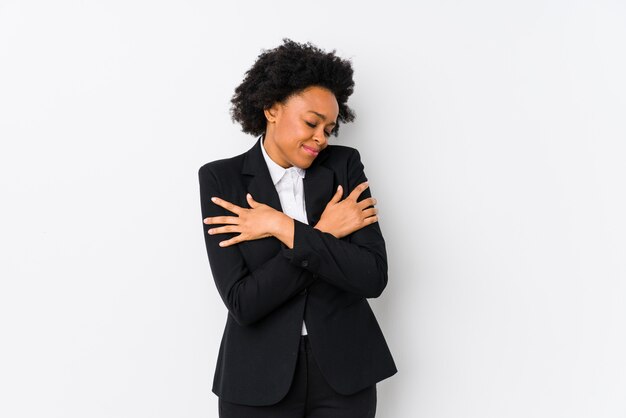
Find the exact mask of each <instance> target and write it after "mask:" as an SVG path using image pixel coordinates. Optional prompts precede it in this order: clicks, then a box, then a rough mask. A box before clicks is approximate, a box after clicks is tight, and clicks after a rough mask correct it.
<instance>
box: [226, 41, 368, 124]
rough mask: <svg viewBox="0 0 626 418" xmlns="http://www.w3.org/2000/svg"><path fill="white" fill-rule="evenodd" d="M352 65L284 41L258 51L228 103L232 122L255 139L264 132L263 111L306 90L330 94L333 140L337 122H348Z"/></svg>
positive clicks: (311, 47) (332, 54)
mask: <svg viewBox="0 0 626 418" xmlns="http://www.w3.org/2000/svg"><path fill="white" fill-rule="evenodd" d="M352 74H353V70H352V64H351V63H350V61H349V60H345V59H341V58H339V57H338V56H336V55H335V50H333V51H332V52H324V51H322V50H321V49H319V48H318V47H316V46H314V45H312V44H311V43H310V42H307V43H306V44H300V43H297V42H294V41H292V40H291V39H288V38H284V39H283V44H282V45H279V46H278V47H276V48H274V49H270V50H262V53H261V54H260V55H259V56H258V58H257V60H256V62H255V63H254V65H253V66H252V68H250V69H249V70H248V71H247V72H246V74H245V77H244V79H243V81H242V82H241V84H240V85H239V86H237V88H236V89H235V94H234V95H233V98H232V99H231V103H232V107H231V110H230V112H231V116H232V120H233V122H239V123H240V124H241V127H242V131H243V132H245V133H249V134H252V135H255V136H258V135H261V134H262V133H264V132H265V127H266V123H267V120H266V119H265V114H264V113H263V110H264V109H267V108H269V107H271V106H272V105H273V104H274V103H276V102H283V101H284V100H285V99H287V98H289V97H290V96H292V95H294V94H298V93H300V92H302V91H303V90H304V89H306V88H307V87H310V86H320V87H324V88H327V89H328V90H330V91H331V92H332V93H333V94H334V95H335V98H336V99H337V103H338V104H339V115H338V117H337V125H336V126H335V127H334V129H333V134H334V135H335V136H337V131H338V130H339V123H340V122H352V121H353V120H354V118H355V116H356V115H355V114H354V111H353V110H352V109H350V108H349V107H348V104H347V102H348V97H350V95H351V94H352V92H353V91H354V81H353V80H352Z"/></svg>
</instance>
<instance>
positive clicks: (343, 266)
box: [200, 154, 387, 325]
mask: <svg viewBox="0 0 626 418" xmlns="http://www.w3.org/2000/svg"><path fill="white" fill-rule="evenodd" d="M353 169H354V170H355V172H354V176H353V177H352V178H353V179H354V181H355V182H359V184H358V185H357V186H356V187H355V188H354V190H353V191H352V192H351V193H350V195H349V196H348V197H346V199H344V200H340V199H341V196H342V190H341V188H339V189H338V190H337V193H336V194H335V195H334V196H333V198H332V199H331V200H330V201H329V202H328V204H327V205H326V208H325V210H324V212H323V214H322V216H321V217H320V220H319V222H318V223H317V224H316V225H315V226H310V225H307V224H304V223H302V222H299V221H297V220H294V219H292V218H290V217H289V216H287V215H285V214H284V213H282V212H280V211H277V210H275V209H273V208H272V207H270V206H268V205H265V204H263V203H259V202H256V201H255V200H254V199H253V197H252V196H247V201H248V204H249V205H250V208H243V207H240V206H237V205H234V204H232V203H230V202H227V201H225V200H223V199H220V198H219V197H218V196H219V194H220V190H219V189H220V188H219V181H218V179H217V177H216V176H215V175H214V174H213V173H212V172H211V171H210V170H204V171H201V172H200V189H201V200H202V202H201V203H202V214H203V218H204V219H203V222H204V224H205V225H223V226H219V227H211V228H210V229H209V230H208V231H207V234H206V235H205V240H206V245H207V253H208V256H209V261H210V264H211V271H212V273H213V278H214V280H215V283H216V285H217V288H218V291H219V293H220V296H221V297H222V300H223V301H224V303H225V304H226V306H227V308H228V310H229V312H230V313H231V314H232V315H233V317H234V319H235V320H236V321H237V322H238V323H240V324H242V325H248V324H252V323H254V322H256V321H258V320H260V319H261V318H263V317H264V316H266V315H267V314H269V313H270V312H272V311H273V310H275V309H276V308H278V307H279V306H281V305H282V304H283V303H285V302H286V301H287V300H289V299H290V298H291V297H293V296H294V295H296V294H297V293H299V292H300V291H302V290H303V289H304V288H306V287H308V286H309V285H310V284H312V283H313V281H315V280H317V279H318V278H319V279H322V280H325V281H327V282H328V283H330V284H332V285H334V286H337V287H339V288H341V289H342V290H345V291H348V292H352V293H355V294H358V295H360V296H362V297H377V296H378V295H380V293H381V292H382V291H383V289H384V288H385V286H386V284H387V260H386V252H385V245H384V240H383V239H382V235H381V233H380V228H379V227H378V225H377V223H376V222H377V220H378V218H377V215H376V213H377V209H375V208H374V207H373V205H374V204H375V203H376V200H375V199H373V198H372V197H371V196H369V189H368V185H367V183H366V178H365V175H364V173H363V166H362V164H360V160H359V159H358V154H356V156H355V161H354V162H353ZM348 186H350V184H349V185H348ZM361 195H364V197H365V198H364V199H362V200H361V201H358V198H359V196H361ZM213 198H215V199H213ZM229 212H230V213H229ZM205 231H206V229H205ZM223 234H231V235H232V234H237V235H233V236H232V237H230V238H229V237H225V236H224V235H223ZM350 234H352V235H351V237H350V239H349V240H343V239H340V238H344V237H346V236H347V235H350ZM267 237H275V238H277V239H278V240H280V241H281V242H282V243H283V244H284V247H283V249H282V250H281V251H278V252H277V253H276V254H275V255H274V256H273V257H271V258H270V259H268V260H267V261H266V262H265V263H264V264H263V265H261V266H258V267H257V268H255V269H254V270H251V269H250V268H249V267H248V266H247V265H246V263H245V260H244V259H243V256H242V253H241V251H240V249H239V246H238V245H235V244H238V243H241V242H244V241H250V240H255V239H261V238H267ZM225 238H227V239H225ZM307 273H312V274H307Z"/></svg>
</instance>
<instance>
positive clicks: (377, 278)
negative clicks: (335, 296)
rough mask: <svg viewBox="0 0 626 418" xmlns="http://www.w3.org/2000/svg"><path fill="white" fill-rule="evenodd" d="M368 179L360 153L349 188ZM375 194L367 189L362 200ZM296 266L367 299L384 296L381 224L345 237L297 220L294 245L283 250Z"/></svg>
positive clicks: (352, 167)
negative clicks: (338, 236) (337, 236)
mask: <svg viewBox="0 0 626 418" xmlns="http://www.w3.org/2000/svg"><path fill="white" fill-rule="evenodd" d="M366 180H367V177H366V176H365V172H364V167H363V164H362V163H361V158H360V155H359V152H358V151H357V150H356V149H354V150H353V153H352V154H351V155H350V158H349V162H348V190H346V193H349V192H351V191H352V190H354V188H355V187H356V186H357V185H358V184H360V183H362V182H364V181H366ZM368 197H371V191H370V189H369V188H367V189H366V190H365V191H364V192H363V193H361V195H360V196H359V198H358V201H361V200H363V199H366V198H368ZM281 251H282V252H283V254H284V255H285V257H287V258H288V259H289V260H290V261H291V262H292V263H293V264H294V265H296V266H300V267H302V268H305V269H308V270H309V271H311V272H313V273H316V274H317V275H319V278H320V279H323V280H325V281H327V282H328V283H330V284H332V285H334V286H337V287H339V288H341V289H343V290H345V291H348V292H351V293H355V294H358V295H361V296H363V297H366V298H374V297H378V296H380V294H381V293H382V291H383V290H384V289H385V287H386V286H387V253H386V249H385V241H384V239H383V236H382V233H381V230H380V225H379V224H378V222H374V223H373V224H370V225H368V226H365V227H363V228H361V229H359V230H357V231H355V232H353V233H352V234H350V235H348V236H346V237H343V238H341V239H339V238H336V237H335V236H333V235H332V234H329V233H326V232H322V231H320V230H318V229H315V228H314V227H312V226H310V225H307V224H305V223H302V222H299V221H297V220H294V245H293V248H292V249H289V248H288V247H287V246H285V245H283V246H282V250H281Z"/></svg>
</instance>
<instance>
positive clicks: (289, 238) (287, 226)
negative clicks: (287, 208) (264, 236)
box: [271, 212, 295, 248]
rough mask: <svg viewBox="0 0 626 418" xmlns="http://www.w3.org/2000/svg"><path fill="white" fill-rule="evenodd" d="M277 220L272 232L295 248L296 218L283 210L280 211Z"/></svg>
mask: <svg viewBox="0 0 626 418" xmlns="http://www.w3.org/2000/svg"><path fill="white" fill-rule="evenodd" d="M278 213H279V216H277V219H276V222H275V223H274V228H273V229H274V230H273V231H271V234H272V235H273V236H274V237H276V238H277V239H278V240H279V241H282V242H283V243H284V244H285V245H286V246H287V247H289V248H293V235H294V228H295V225H294V220H293V219H292V218H290V217H289V216H287V215H285V214H284V213H283V212H278Z"/></svg>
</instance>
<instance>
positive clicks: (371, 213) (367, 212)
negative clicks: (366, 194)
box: [361, 208, 378, 218]
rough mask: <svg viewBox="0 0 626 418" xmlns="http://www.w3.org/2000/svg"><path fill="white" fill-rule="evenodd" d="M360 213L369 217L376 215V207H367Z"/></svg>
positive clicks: (364, 216)
mask: <svg viewBox="0 0 626 418" xmlns="http://www.w3.org/2000/svg"><path fill="white" fill-rule="evenodd" d="M361 213H362V214H363V218H369V217H370V216H374V215H376V214H377V213H378V209H376V208H369V209H365V210H364V211H363V212H361Z"/></svg>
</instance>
